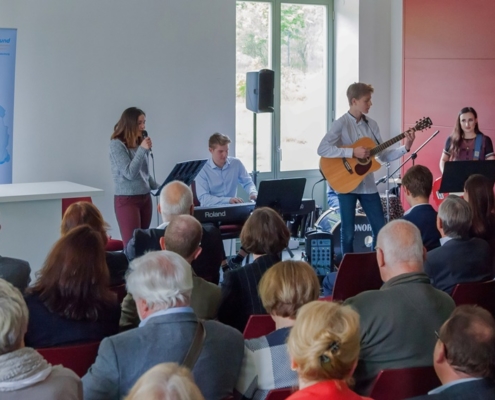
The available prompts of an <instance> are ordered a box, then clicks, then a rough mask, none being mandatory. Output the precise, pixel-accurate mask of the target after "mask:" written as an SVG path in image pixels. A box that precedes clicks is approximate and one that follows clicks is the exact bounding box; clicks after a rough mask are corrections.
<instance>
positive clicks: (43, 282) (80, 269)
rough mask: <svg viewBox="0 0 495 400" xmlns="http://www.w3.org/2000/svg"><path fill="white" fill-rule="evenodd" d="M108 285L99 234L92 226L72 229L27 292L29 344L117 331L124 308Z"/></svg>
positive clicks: (43, 344) (83, 338)
mask: <svg viewBox="0 0 495 400" xmlns="http://www.w3.org/2000/svg"><path fill="white" fill-rule="evenodd" d="M108 283H109V274H108V268H107V265H106V263H105V250H104V246H103V240H102V238H101V235H100V233H99V232H96V231H94V230H93V229H91V228H90V227H89V226H88V225H81V226H79V227H77V228H74V229H71V230H70V232H68V233H67V234H66V235H64V236H62V237H61V238H60V239H59V240H58V241H57V242H56V243H55V245H54V246H53V248H52V249H51V250H50V253H49V254H48V256H47V258H46V260H45V263H44V265H43V268H42V269H41V270H40V271H39V275H38V279H37V281H36V283H35V284H34V286H32V287H30V288H29V289H28V290H27V294H26V296H25V299H26V303H27V306H28V309H29V315H30V318H29V326H28V330H27V334H26V337H25V341H26V345H28V346H31V347H54V346H62V345H69V344H75V343H81V342H89V341H96V340H101V339H103V338H104V337H106V336H109V335H113V334H115V333H117V332H118V330H119V317H120V306H119V304H118V303H117V296H116V295H115V294H114V293H112V292H111V291H110V289H109V288H108V286H109V285H108Z"/></svg>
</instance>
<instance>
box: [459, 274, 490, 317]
mask: <svg viewBox="0 0 495 400" xmlns="http://www.w3.org/2000/svg"><path fill="white" fill-rule="evenodd" d="M452 298H453V299H454V302H455V305H456V306H460V305H462V304H476V305H478V306H480V307H483V308H485V309H486V310H488V311H490V313H491V314H492V315H493V316H494V317H495V281H494V280H491V281H487V282H472V283H459V284H457V285H456V286H455V288H454V291H453V292H452Z"/></svg>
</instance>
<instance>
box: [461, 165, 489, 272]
mask: <svg viewBox="0 0 495 400" xmlns="http://www.w3.org/2000/svg"><path fill="white" fill-rule="evenodd" d="M464 200H466V201H467V202H468V203H469V206H470V207H471V211H472V212H473V220H472V224H471V231H470V233H471V236H473V237H478V238H480V239H484V240H486V241H487V242H488V244H489V245H490V250H491V255H492V268H493V272H495V196H494V194H493V181H492V180H490V179H488V178H487V177H485V176H483V175H479V174H475V175H471V176H470V177H469V178H468V179H467V180H466V182H465V183H464Z"/></svg>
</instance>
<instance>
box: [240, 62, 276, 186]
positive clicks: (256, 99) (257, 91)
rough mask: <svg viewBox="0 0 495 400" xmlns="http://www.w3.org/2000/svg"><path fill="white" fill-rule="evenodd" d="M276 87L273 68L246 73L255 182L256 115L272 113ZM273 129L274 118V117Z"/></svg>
mask: <svg viewBox="0 0 495 400" xmlns="http://www.w3.org/2000/svg"><path fill="white" fill-rule="evenodd" d="M274 88H275V72H274V71H272V70H271V69H262V70H260V71H254V72H248V73H247V74H246V108H247V109H248V110H250V111H252V112H253V173H252V176H253V182H254V184H255V185H256V184H257V176H258V171H257V165H256V161H257V130H256V115H257V114H258V113H272V114H273V112H274V110H273V97H274V95H273V89H274ZM272 131H273V118H272Z"/></svg>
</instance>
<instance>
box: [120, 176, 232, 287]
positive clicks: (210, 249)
mask: <svg viewBox="0 0 495 400" xmlns="http://www.w3.org/2000/svg"><path fill="white" fill-rule="evenodd" d="M158 212H159V213H160V215H161V217H162V221H163V223H162V224H161V225H159V226H158V228H156V229H136V230H135V231H134V234H133V235H132V239H131V240H130V241H129V243H128V244H127V249H126V254H127V257H128V258H129V260H133V259H134V258H137V257H140V256H142V255H143V254H145V253H146V252H148V251H159V250H161V247H160V238H162V237H163V234H164V231H165V229H166V228H167V225H168V224H169V223H170V221H172V219H173V218H174V217H176V216H177V215H193V212H194V203H193V194H192V191H191V189H190V188H189V187H188V186H187V185H185V184H184V183H182V182H179V181H173V182H170V183H168V184H167V185H165V186H164V187H163V189H162V191H161V192H160V203H159V204H158ZM202 226H203V239H202V242H201V243H202V246H201V247H202V248H203V251H202V252H201V254H200V255H199V257H198V258H197V259H196V260H194V262H193V263H192V268H193V270H194V272H195V273H196V274H197V275H198V276H199V277H201V278H203V279H206V280H207V281H209V282H213V283H215V284H218V281H219V280H220V265H221V264H222V262H225V250H224V248H223V242H222V237H221V235H220V230H219V229H218V228H217V227H216V226H214V225H212V224H202Z"/></svg>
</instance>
